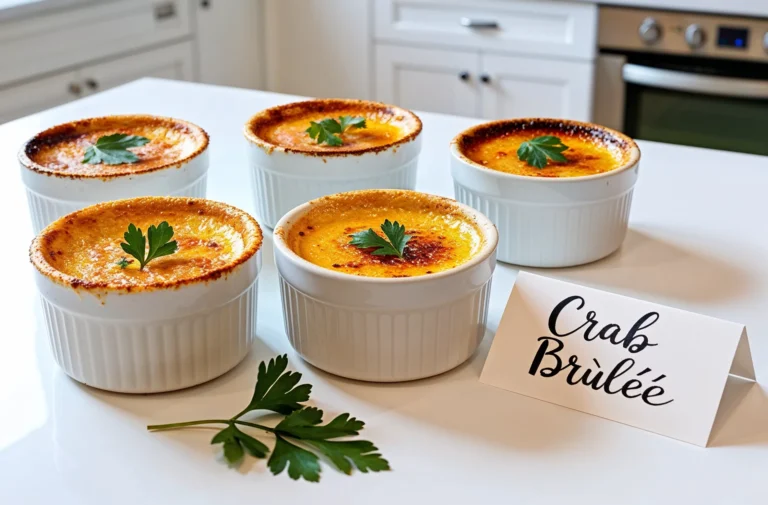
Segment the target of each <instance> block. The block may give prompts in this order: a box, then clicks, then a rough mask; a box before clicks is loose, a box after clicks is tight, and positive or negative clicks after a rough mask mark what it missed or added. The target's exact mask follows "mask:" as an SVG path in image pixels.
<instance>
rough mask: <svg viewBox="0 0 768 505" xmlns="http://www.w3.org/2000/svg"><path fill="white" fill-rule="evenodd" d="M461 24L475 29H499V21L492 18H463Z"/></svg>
mask: <svg viewBox="0 0 768 505" xmlns="http://www.w3.org/2000/svg"><path fill="white" fill-rule="evenodd" d="M459 24H461V26H463V27H465V28H472V29H474V30H498V29H499V22H498V21H493V20H492V19H472V18H461V21H459Z"/></svg>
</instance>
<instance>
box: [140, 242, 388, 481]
mask: <svg viewBox="0 0 768 505" xmlns="http://www.w3.org/2000/svg"><path fill="white" fill-rule="evenodd" d="M158 228H159V227H158ZM287 366H288V357H287V356H286V355H282V356H278V357H276V358H273V359H271V360H270V361H269V363H267V362H264V361H262V362H261V363H260V364H259V373H258V378H257V380H256V386H255V388H254V393H253V398H252V399H251V402H250V403H249V404H248V407H246V409H245V410H243V411H242V412H240V413H239V414H237V415H235V416H233V417H231V418H229V419H205V420H201V421H185V422H181V423H172V424H158V425H152V426H147V429H149V430H150V431H161V430H174V429H179V428H186V427H192V426H202V425H214V424H223V425H226V428H224V429H222V430H221V431H219V432H218V433H216V435H215V436H214V437H213V439H212V440H211V444H222V449H223V453H224V459H226V461H227V463H228V464H229V465H230V466H237V465H238V464H239V463H240V462H241V461H242V460H243V458H244V457H245V454H246V453H248V454H250V455H252V456H254V457H256V458H260V459H263V458H266V457H267V455H268V454H269V459H268V460H267V466H268V467H269V469H270V470H271V471H272V473H273V474H275V475H277V474H279V473H281V472H282V471H283V470H285V469H286V468H287V469H288V476H289V477H290V478H291V479H294V480H298V479H304V480H307V481H310V482H317V481H318V480H319V479H320V471H321V466H320V456H324V457H325V458H327V459H328V461H330V463H331V464H332V465H333V466H335V467H336V468H338V469H339V470H340V471H342V472H344V473H346V474H350V473H351V472H352V470H353V468H357V469H359V470H360V471H361V472H369V471H371V472H380V471H384V470H389V463H388V462H387V460H385V459H384V458H383V457H382V455H381V454H379V453H378V449H377V448H376V447H375V446H374V445H373V443H372V442H368V441H366V440H341V441H337V440H334V439H337V438H340V437H351V436H355V435H358V434H359V433H360V431H361V430H362V429H363V426H364V425H365V423H363V422H362V421H360V420H358V419H355V418H354V417H352V416H350V415H349V414H341V415H338V416H336V417H335V418H334V419H333V420H331V421H330V422H329V423H328V424H325V425H323V424H322V422H323V411H322V410H320V409H318V408H315V407H305V406H303V405H301V404H300V403H299V402H303V401H307V400H309V393H310V390H311V388H312V386H310V385H309V384H302V385H299V386H297V384H298V382H299V380H301V374H300V373H298V372H289V371H286V368H287ZM260 409H263V410H271V411H274V412H278V413H280V414H283V415H285V418H284V419H282V420H281V421H280V422H279V423H278V424H277V425H276V426H275V427H274V428H271V427H269V426H264V425H262V424H257V423H255V422H253V421H244V420H241V419H240V418H241V417H242V416H243V415H244V414H246V413H248V412H251V411H252V410H260ZM238 426H247V427H248V428H254V429H259V430H262V431H264V432H267V433H271V434H273V435H274V436H275V439H276V440H275V446H274V448H273V449H272V453H271V454H270V452H269V448H268V447H267V446H266V445H265V444H263V443H262V442H260V441H259V440H257V439H255V438H254V437H253V436H251V435H249V434H247V433H245V432H243V431H241V430H240V429H238ZM292 442H297V443H298V444H300V445H297V444H295V443H292Z"/></svg>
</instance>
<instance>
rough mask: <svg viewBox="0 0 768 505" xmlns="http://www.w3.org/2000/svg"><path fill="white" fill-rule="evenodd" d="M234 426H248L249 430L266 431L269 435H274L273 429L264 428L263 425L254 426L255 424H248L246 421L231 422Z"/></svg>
mask: <svg viewBox="0 0 768 505" xmlns="http://www.w3.org/2000/svg"><path fill="white" fill-rule="evenodd" d="M233 422H234V423H235V424H242V425H243V426H250V427H251V428H258V429H260V430H264V431H268V432H270V433H274V432H275V429H274V428H270V427H269V426H264V425H263V424H256V423H249V422H248V421H238V420H235V421H233Z"/></svg>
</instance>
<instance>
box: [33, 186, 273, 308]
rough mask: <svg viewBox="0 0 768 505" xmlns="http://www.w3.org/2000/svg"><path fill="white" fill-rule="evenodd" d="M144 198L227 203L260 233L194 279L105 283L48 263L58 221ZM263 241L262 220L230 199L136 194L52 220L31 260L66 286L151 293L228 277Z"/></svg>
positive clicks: (36, 241) (41, 271)
mask: <svg viewBox="0 0 768 505" xmlns="http://www.w3.org/2000/svg"><path fill="white" fill-rule="evenodd" d="M142 200H164V201H171V200H175V201H179V202H189V201H194V202H196V203H203V204H204V205H212V206H216V207H226V208H227V209H228V211H230V212H231V211H234V212H235V213H236V214H237V217H238V218H239V219H243V220H245V221H246V222H248V224H250V225H253V226H254V230H255V232H256V233H255V237H254V240H253V243H252V244H249V245H248V246H247V247H246V248H245V249H244V250H243V251H242V253H241V254H240V255H239V256H238V257H237V258H235V259H233V260H232V261H230V262H228V263H227V264H226V265H223V266H221V267H219V268H216V269H213V270H210V271H208V272H205V274H204V275H201V276H198V277H194V278H190V279H181V280H177V281H172V282H160V283H154V284H148V285H136V286H134V285H131V286H123V285H114V284H111V283H103V282H88V281H84V280H83V279H80V278H78V277H75V276H74V275H70V274H66V273H64V272H62V271H61V270H58V269H57V268H55V267H54V266H53V265H51V264H50V263H48V261H46V259H45V257H44V256H43V252H42V248H43V245H42V239H43V236H44V235H45V233H46V232H47V231H48V230H49V229H53V227H54V225H57V224H58V223H59V222H61V221H64V220H66V219H69V217H70V216H71V215H73V214H78V213H80V212H83V211H85V210H91V209H93V208H94V207H107V206H113V205H119V204H121V203H126V202H136V201H142ZM263 245H264V233H263V231H262V230H261V226H260V225H259V223H258V221H257V220H256V219H255V218H254V217H253V216H251V215H250V214H249V213H247V212H245V211H244V210H242V209H240V208H238V207H235V206H234V205H230V204H228V203H224V202H219V201H216V200H210V199H206V198H194V197H184V196H140V197H134V198H124V199H120V200H111V201H107V202H101V203H97V204H94V205H89V206H88V207H84V208H82V209H79V210H76V211H74V212H70V213H69V214H66V215H64V216H62V217H60V218H59V219H56V220H55V221H53V222H52V223H50V224H48V225H47V226H46V227H45V228H43V230H41V231H40V233H38V234H37V235H36V236H35V238H33V239H32V242H31V243H30V246H29V260H30V262H31V263H32V265H33V266H34V267H35V270H36V271H37V272H38V273H39V274H40V275H42V276H43V277H44V278H46V279H47V280H49V281H50V282H52V283H54V284H57V285H60V286H62V287H67V288H70V289H73V290H75V291H78V292H86V293H116V294H140V293H148V292H162V291H169V290H173V289H182V288H184V287H191V286H195V285H201V284H207V283H209V282H216V281H217V280H219V279H222V278H226V277H227V276H229V275H230V274H232V273H234V272H236V271H237V270H238V269H239V267H241V266H242V265H244V264H245V263H247V262H248V261H249V260H251V259H252V258H254V257H255V256H257V255H258V253H259V251H261V249H262V247H263Z"/></svg>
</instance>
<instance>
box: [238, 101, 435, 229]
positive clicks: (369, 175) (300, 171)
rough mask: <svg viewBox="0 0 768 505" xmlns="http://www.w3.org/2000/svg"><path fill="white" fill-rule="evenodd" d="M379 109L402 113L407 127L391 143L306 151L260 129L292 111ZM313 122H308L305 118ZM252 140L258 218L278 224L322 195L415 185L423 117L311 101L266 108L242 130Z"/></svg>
mask: <svg viewBox="0 0 768 505" xmlns="http://www.w3.org/2000/svg"><path fill="white" fill-rule="evenodd" d="M336 106H341V107H356V106H360V107H366V108H379V109H381V110H382V111H387V112H388V113H390V114H393V115H395V116H397V117H399V118H401V120H402V122H403V124H404V125H405V126H406V127H407V128H408V129H407V131H405V132H404V135H403V136H402V138H400V139H398V140H396V141H393V142H392V143H391V144H388V145H385V146H380V147H373V148H365V149H361V150H356V151H350V150H343V151H339V152H333V151H329V150H325V151H322V152H316V151H302V150H301V149H295V148H286V147H284V146H280V145H275V144H272V143H270V142H268V141H267V140H265V139H263V138H261V137H260V136H259V135H258V134H257V133H256V126H257V125H258V124H259V123H260V122H263V121H275V120H279V118H280V117H283V116H286V115H290V114H291V113H292V111H293V110H299V111H301V110H309V111H312V110H318V109H320V108H329V117H333V114H334V112H333V108H334V107H336ZM307 124H309V123H307ZM244 133H245V138H246V139H247V140H248V153H249V160H250V166H251V180H252V183H253V190H254V193H255V201H256V207H257V213H258V216H259V220H260V222H261V223H262V224H264V225H265V226H268V227H270V228H274V227H275V225H276V224H277V221H278V220H279V219H280V218H281V217H282V216H283V215H284V214H285V213H286V212H288V211H289V210H291V209H293V208H294V207H296V206H297V205H300V204H302V203H305V202H308V201H309V200H313V199H315V198H319V197H321V196H325V195H330V194H334V193H342V192H345V191H352V190H358V189H375V188H383V189H413V188H414V187H415V186H416V167H417V162H418V156H419V153H420V151H421V120H420V119H419V118H418V117H417V116H416V115H415V114H414V113H412V112H410V111H408V110H406V109H401V108H400V107H395V106H393V105H386V104H382V103H377V102H368V101H364V100H341V99H329V100H307V101H305V102H296V103H291V104H287V105H281V106H278V107H273V108H271V109H266V110H264V111H261V112H259V113H258V114H256V115H255V116H253V117H252V118H251V119H250V120H249V121H248V123H246V125H245V129H244Z"/></svg>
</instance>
